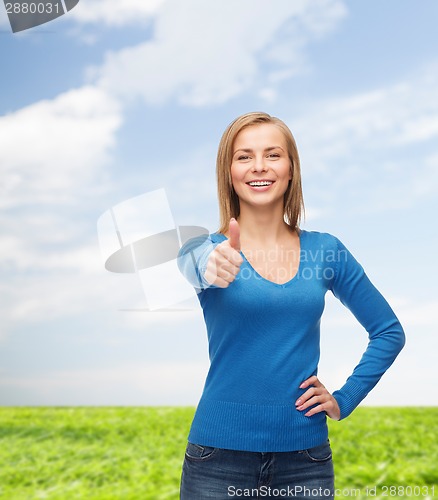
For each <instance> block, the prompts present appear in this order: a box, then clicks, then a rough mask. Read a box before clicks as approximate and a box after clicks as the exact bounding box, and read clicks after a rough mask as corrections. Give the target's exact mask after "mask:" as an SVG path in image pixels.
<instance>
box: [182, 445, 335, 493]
mask: <svg viewBox="0 0 438 500" xmlns="http://www.w3.org/2000/svg"><path fill="white" fill-rule="evenodd" d="M333 497H334V473H333V463H332V453H331V448H330V443H329V441H328V440H327V442H325V443H323V444H321V445H319V446H315V447H314V448H309V449H307V450H300V451H290V452H269V453H259V452H252V451H234V450H224V449H221V448H212V447H209V446H200V445H197V444H193V443H188V444H187V448H186V453H185V457H184V463H183V468H182V475H181V489H180V499H181V500H204V499H205V500H207V499H214V500H225V499H226V500H230V499H233V498H234V499H239V498H244V499H248V498H252V499H259V498H267V499H271V498H295V499H306V500H318V499H333Z"/></svg>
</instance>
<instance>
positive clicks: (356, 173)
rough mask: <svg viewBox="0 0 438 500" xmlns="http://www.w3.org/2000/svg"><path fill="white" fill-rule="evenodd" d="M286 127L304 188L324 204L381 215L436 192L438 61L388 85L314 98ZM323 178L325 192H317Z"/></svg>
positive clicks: (437, 172)
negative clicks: (295, 146) (339, 203)
mask: <svg viewBox="0 0 438 500" xmlns="http://www.w3.org/2000/svg"><path fill="white" fill-rule="evenodd" d="M290 123H291V128H292V129H293V131H295V135H296V137H297V142H298V146H299V149H300V152H301V157H302V160H303V171H304V174H303V175H304V176H305V178H306V180H307V184H306V186H307V188H308V189H309V190H312V189H315V192H314V196H315V198H317V199H318V200H320V202H322V203H324V202H327V204H328V205H333V203H335V202H336V199H337V198H338V197H339V196H342V197H344V203H345V197H348V196H350V197H351V199H352V200H353V199H354V203H352V205H351V208H352V209H353V210H355V211H356V212H379V211H382V210H385V209H405V208H408V207H410V206H412V204H413V203H415V202H416V201H418V200H419V199H422V198H424V197H425V196H436V194H438V169H437V168H436V167H437V158H438V148H437V147H436V139H437V137H438V126H437V123H438V64H435V63H434V64H430V65H429V66H426V67H423V68H419V69H418V70H417V71H416V73H415V74H411V75H407V77H406V78H405V80H404V81H401V82H398V83H395V84H393V85H389V86H387V87H382V88H379V89H375V90H371V91H367V92H364V93H359V94H356V95H351V96H347V97H342V98H335V99H330V100H326V101H322V102H321V101H319V102H317V103H315V104H314V105H310V106H309V108H308V110H307V113H306V116H305V117H302V118H300V119H298V120H290ZM292 124H293V125H292ZM425 146H426V147H425ZM413 158H415V160H413ZM413 162H414V163H413ZM325 178H327V181H328V182H329V185H330V187H331V189H330V190H327V189H325V188H323V189H321V186H324V185H326V183H325V182H324V179H325ZM312 183H313V184H312ZM365 189H366V193H367V196H366V199H364V196H363V195H364V190H365ZM361 199H363V201H362V202H361Z"/></svg>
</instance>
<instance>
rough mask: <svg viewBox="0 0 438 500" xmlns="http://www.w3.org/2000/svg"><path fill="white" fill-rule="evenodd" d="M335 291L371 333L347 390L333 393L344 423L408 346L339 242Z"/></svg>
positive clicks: (387, 308) (390, 313)
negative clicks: (344, 419)
mask: <svg viewBox="0 0 438 500" xmlns="http://www.w3.org/2000/svg"><path fill="white" fill-rule="evenodd" d="M335 240H336V244H337V259H336V269H335V273H334V278H333V280H332V285H331V290H332V292H333V294H334V295H335V297H337V298H338V299H339V300H340V301H341V302H342V303H343V304H344V305H345V306H346V307H348V309H350V311H351V312H352V313H353V315H354V316H355V317H356V319H357V320H358V321H359V322H360V324H361V325H362V326H363V327H364V328H365V329H366V331H367V332H368V338H369V342H368V346H367V348H366V350H365V352H364V353H363V355H362V358H361V359H360V361H359V364H358V365H357V366H356V368H355V369H354V370H353V373H352V374H351V375H350V377H348V379H347V381H346V382H345V384H344V385H343V387H342V388H341V389H339V390H337V391H335V392H334V393H333V397H334V398H335V399H336V401H337V402H338V405H339V408H340V410H341V419H343V418H345V417H347V416H348V415H350V413H351V412H352V411H353V410H354V409H355V408H356V407H357V405H358V404H359V403H360V402H361V401H362V400H363V399H364V398H365V396H366V395H367V394H368V393H369V392H370V391H371V389H372V388H373V387H374V386H375V385H376V384H377V382H378V381H379V380H380V378H381V377H382V375H383V374H384V373H385V371H386V370H387V369H388V368H389V367H390V366H391V365H392V363H393V362H394V360H395V358H396V357H397V355H398V354H399V352H400V351H401V350H402V348H403V346H404V344H405V334H404V331H403V328H402V326H401V324H400V322H399V320H398V319H397V317H396V315H395V314H394V312H393V311H392V309H391V307H390V306H389V304H388V302H387V301H386V300H385V298H384V297H383V296H382V294H381V293H380V292H379V291H378V290H377V288H376V287H375V286H374V285H373V284H372V283H371V281H370V280H369V278H368V277H367V275H366V274H365V272H364V270H363V268H362V266H361V265H360V264H359V263H358V262H357V261H356V259H355V258H354V257H353V255H352V254H351V253H350V252H349V251H348V250H347V248H346V247H345V246H344V245H343V244H342V243H341V242H340V241H339V240H338V239H337V238H335Z"/></svg>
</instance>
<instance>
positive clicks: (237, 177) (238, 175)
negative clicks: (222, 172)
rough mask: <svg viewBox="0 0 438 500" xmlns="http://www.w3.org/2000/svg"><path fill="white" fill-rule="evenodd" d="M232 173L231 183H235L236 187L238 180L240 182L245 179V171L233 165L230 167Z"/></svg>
mask: <svg viewBox="0 0 438 500" xmlns="http://www.w3.org/2000/svg"><path fill="white" fill-rule="evenodd" d="M230 175H231V183H232V184H233V186H234V187H235V184H236V183H237V182H240V181H242V179H243V173H242V172H240V171H239V169H238V168H235V167H233V166H232V165H231V169H230Z"/></svg>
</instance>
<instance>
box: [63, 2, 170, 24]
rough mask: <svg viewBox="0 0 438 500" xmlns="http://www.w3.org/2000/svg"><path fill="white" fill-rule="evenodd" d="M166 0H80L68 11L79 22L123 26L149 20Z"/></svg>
mask: <svg viewBox="0 0 438 500" xmlns="http://www.w3.org/2000/svg"><path fill="white" fill-rule="evenodd" d="M165 1H166V0H82V1H81V2H79V4H78V5H77V6H76V7H75V8H74V9H73V10H72V11H71V12H70V13H69V16H71V18H72V19H74V20H75V21H77V22H79V23H87V24H89V23H104V24H106V25H108V26H124V25H132V24H138V23H142V22H144V21H148V20H150V18H151V17H152V16H154V15H155V14H156V13H157V11H159V9H160V8H161V7H162V5H163V4H164V3H165Z"/></svg>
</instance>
